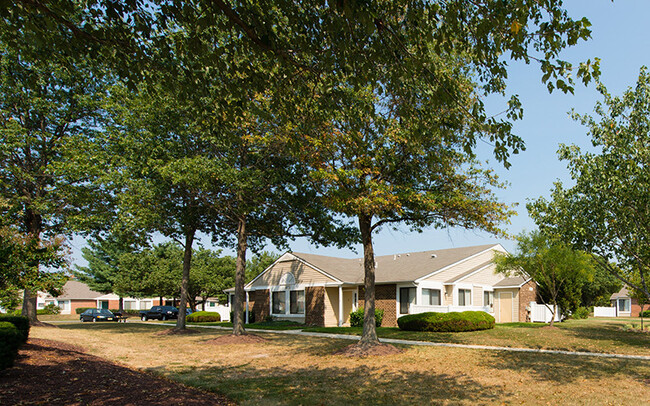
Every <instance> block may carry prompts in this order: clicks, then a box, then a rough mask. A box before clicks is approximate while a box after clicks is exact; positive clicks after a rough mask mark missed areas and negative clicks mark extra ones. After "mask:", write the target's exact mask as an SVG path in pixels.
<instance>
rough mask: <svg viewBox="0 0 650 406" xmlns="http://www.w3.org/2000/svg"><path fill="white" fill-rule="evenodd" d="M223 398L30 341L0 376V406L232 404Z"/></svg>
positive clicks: (66, 348) (73, 350) (61, 345)
mask: <svg viewBox="0 0 650 406" xmlns="http://www.w3.org/2000/svg"><path fill="white" fill-rule="evenodd" d="M233 404H234V403H233V402H232V401H230V400H228V399H227V398H226V397H224V396H220V395H217V394H214V393H210V392H205V391H202V390H199V389H195V388H190V387H187V386H185V385H182V384H180V383H177V382H173V381H171V380H168V379H165V378H161V377H156V376H154V375H153V374H150V373H146V372H141V371H137V370H134V369H130V368H127V367H124V366H120V365H118V364H115V363H112V362H110V361H107V360H105V359H102V358H99V357H96V356H92V355H88V354H86V353H84V352H83V349H82V348H80V347H77V346H74V345H70V344H66V343H62V342H58V341H51V340H44V339H38V338H30V339H29V341H28V342H27V344H26V345H24V346H23V348H21V350H20V353H19V356H18V359H17V360H16V363H15V365H14V367H13V368H10V369H7V370H4V371H2V372H0V405H6V406H8V405H97V406H99V405H233Z"/></svg>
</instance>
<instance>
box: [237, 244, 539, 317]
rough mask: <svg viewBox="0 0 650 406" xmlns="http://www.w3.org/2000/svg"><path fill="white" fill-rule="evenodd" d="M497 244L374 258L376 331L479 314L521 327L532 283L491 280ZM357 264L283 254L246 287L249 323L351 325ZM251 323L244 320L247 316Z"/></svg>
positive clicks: (359, 294) (359, 286) (357, 297)
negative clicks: (439, 316) (436, 315)
mask: <svg viewBox="0 0 650 406" xmlns="http://www.w3.org/2000/svg"><path fill="white" fill-rule="evenodd" d="M495 252H503V253H505V252H506V250H505V249H504V248H503V247H502V246H501V245H500V244H493V245H481V246H474V247H464V248H451V249H445V250H435V251H425V252H414V253H404V254H395V255H387V256H378V257H376V258H375V261H376V271H375V284H376V307H377V308H378V309H382V310H383V311H384V321H383V323H382V326H386V327H390V326H397V319H398V318H399V317H400V316H403V315H406V314H413V313H422V312H430V311H434V312H451V311H466V310H480V311H485V312H487V313H490V314H492V315H493V316H494V317H495V319H496V321H497V322H500V323H505V322H517V321H527V320H528V319H527V318H528V310H529V309H527V307H528V304H529V303H530V302H534V301H535V297H536V286H535V284H534V282H532V281H530V280H527V279H524V278H520V277H516V278H507V277H505V276H504V275H501V274H497V273H495V264H494V254H495ZM363 279H364V270H363V260H362V259H343V258H336V257H328V256H322V255H314V254H304V253H290V252H288V253H286V254H284V255H282V256H281V257H280V258H279V259H278V260H277V261H275V262H274V263H273V264H272V265H271V266H269V267H268V268H267V269H266V270H265V271H264V272H262V273H261V274H260V275H258V276H257V277H256V278H255V279H254V280H252V281H251V282H250V283H248V284H247V285H246V286H245V290H246V298H247V302H248V309H249V312H252V313H254V318H255V320H258V321H260V320H263V319H264V318H266V317H267V316H269V315H271V316H273V317H275V318H277V319H286V320H295V321H297V322H301V323H306V324H311V325H318V326H346V325H349V319H350V312H351V311H353V310H356V309H357V308H358V307H363V298H364V288H363V285H364V283H363ZM249 316H250V314H249Z"/></svg>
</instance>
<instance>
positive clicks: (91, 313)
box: [79, 309, 119, 323]
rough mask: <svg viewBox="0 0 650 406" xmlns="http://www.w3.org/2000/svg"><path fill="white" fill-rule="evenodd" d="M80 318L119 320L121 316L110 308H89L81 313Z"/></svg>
mask: <svg viewBox="0 0 650 406" xmlns="http://www.w3.org/2000/svg"><path fill="white" fill-rule="evenodd" d="M79 320H80V321H81V322H82V323H83V322H84V321H92V322H95V321H118V320H119V318H118V317H117V316H115V315H114V314H113V312H111V311H110V310H108V309H88V310H86V311H85V312H83V313H81V314H80V315H79Z"/></svg>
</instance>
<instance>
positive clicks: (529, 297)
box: [513, 280, 537, 322]
mask: <svg viewBox="0 0 650 406" xmlns="http://www.w3.org/2000/svg"><path fill="white" fill-rule="evenodd" d="M530 288H532V290H531V289H530ZM536 300H537V284H536V283H535V282H533V281H532V280H530V281H528V282H526V283H525V284H524V285H523V286H522V287H521V288H519V321H520V322H529V321H530V314H529V313H528V310H526V307H527V306H528V304H529V303H530V302H535V301H536ZM513 321H514V320H513Z"/></svg>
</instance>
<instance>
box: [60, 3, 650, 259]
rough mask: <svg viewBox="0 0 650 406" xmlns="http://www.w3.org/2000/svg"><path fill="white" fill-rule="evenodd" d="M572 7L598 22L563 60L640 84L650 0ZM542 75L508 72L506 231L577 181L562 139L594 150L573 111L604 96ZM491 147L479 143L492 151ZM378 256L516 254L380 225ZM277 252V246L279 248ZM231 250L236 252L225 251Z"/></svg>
mask: <svg viewBox="0 0 650 406" xmlns="http://www.w3.org/2000/svg"><path fill="white" fill-rule="evenodd" d="M565 7H566V8H567V10H568V11H569V13H570V15H571V16H572V17H573V18H576V19H578V18H581V17H583V16H584V17H587V18H588V19H589V20H590V21H591V23H592V27H591V28H592V34H591V36H592V38H591V40H589V41H587V42H581V43H579V44H578V45H577V46H574V47H572V48H570V49H568V50H566V51H565V52H564V53H563V54H562V55H561V59H564V60H567V61H570V62H572V63H574V65H577V64H578V62H580V61H585V60H587V59H592V60H593V58H594V57H599V58H601V71H602V75H601V80H602V82H603V83H604V84H605V85H606V86H607V88H608V90H609V92H610V93H612V94H615V95H618V94H620V93H621V92H622V91H624V90H625V89H626V88H627V87H630V86H633V85H634V84H635V82H636V79H637V76H638V73H639V68H640V67H641V66H644V65H645V66H648V65H650V24H648V21H647V19H648V16H650V1H648V0H619V1H616V2H612V1H610V0H570V1H565ZM540 79H541V73H540V71H539V66H538V65H537V64H536V63H531V64H530V65H525V64H520V63H517V64H512V63H511V67H510V69H509V79H508V92H509V94H511V93H515V94H518V95H519V97H520V99H521V101H522V104H523V107H524V118H523V120H520V121H517V122H516V123H515V126H514V132H515V133H516V134H517V135H519V136H521V137H522V138H523V139H524V140H525V142H526V151H524V152H522V153H520V154H519V155H515V156H513V157H512V159H511V163H512V166H511V167H510V169H509V170H505V169H503V168H502V167H500V166H498V165H497V164H494V168H495V169H496V170H497V173H498V174H499V176H500V178H501V180H504V181H507V182H509V183H510V186H509V187H508V188H507V189H506V190H500V191H498V192H497V195H498V197H499V198H500V199H501V200H502V201H504V202H506V203H510V204H512V203H518V207H517V208H516V210H517V212H518V215H517V216H515V217H513V218H512V219H511V224H510V225H509V226H508V227H507V230H508V231H509V233H511V234H518V233H520V232H521V231H524V230H531V229H533V228H535V225H534V223H533V221H532V220H531V219H530V218H529V216H528V213H527V211H526V208H525V204H526V201H527V199H535V198H537V197H539V196H548V195H549V191H550V189H551V188H552V186H553V182H554V181H556V180H558V179H559V180H562V181H563V182H565V183H566V182H568V181H570V179H569V176H568V171H567V169H566V163H565V162H560V161H559V160H558V159H557V154H556V151H557V149H558V145H559V144H560V143H565V144H576V145H579V146H581V147H586V148H588V147H589V146H590V140H589V138H588V136H587V135H586V129H585V128H584V127H582V126H581V125H580V124H579V123H577V122H574V121H573V120H572V119H571V118H570V117H569V115H568V112H569V111H570V110H571V109H572V108H574V109H575V110H576V111H577V112H579V113H589V114H591V113H592V111H593V107H594V104H595V103H596V101H598V100H600V97H599V94H598V93H597V92H596V90H595V85H594V84H593V83H592V84H590V85H589V86H588V87H585V86H584V85H582V84H577V85H576V90H575V94H574V95H571V94H568V95H565V94H563V93H561V92H554V93H553V94H549V93H548V91H547V90H546V87H545V86H544V85H543V84H542V83H541V80H540ZM503 103H504V101H503V100H496V99H495V100H493V99H492V98H490V100H489V102H488V108H489V109H490V111H495V112H498V111H502V110H503V109H504V108H503ZM488 148H489V147H488V146H487V145H484V146H482V147H480V149H481V151H480V152H483V151H482V150H483V149H485V151H488ZM202 242H203V244H204V246H205V247H206V248H214V249H216V248H218V247H214V246H212V245H211V243H210V239H209V238H207V237H206V238H203V239H202ZM374 242H375V253H376V254H377V255H387V254H393V253H403V252H414V251H425V250H433V249H442V248H451V247H464V246H470V245H480V244H489V243H496V242H498V243H501V244H502V245H503V246H504V247H506V249H508V250H509V251H511V252H514V251H515V243H514V241H512V240H506V239H502V238H499V239H497V238H495V237H494V236H491V235H488V234H486V233H480V232H474V231H467V230H460V229H443V230H427V231H425V232H423V233H413V232H408V231H406V230H405V231H403V232H402V231H392V230H389V229H384V230H381V231H380V232H379V233H378V234H376V235H375V237H374ZM72 245H73V262H74V263H77V264H81V263H82V262H84V261H83V260H82V259H81V255H80V253H79V249H80V248H81V247H82V246H83V245H84V241H83V240H82V239H79V238H76V239H74V240H73V241H72ZM268 249H269V250H271V251H278V250H277V249H275V248H274V247H272V246H269V247H268ZM291 249H292V250H293V251H297V252H310V253H315V254H322V255H332V256H338V257H348V258H350V257H359V256H361V255H362V252H363V251H362V249H361V246H357V247H356V250H357V253H354V252H353V251H351V250H338V249H336V248H325V247H320V248H316V247H315V246H313V245H310V244H309V242H308V241H306V240H297V241H295V242H293V243H292V244H291ZM224 253H227V254H234V252H233V251H232V250H228V249H225V250H224Z"/></svg>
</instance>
